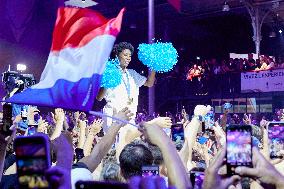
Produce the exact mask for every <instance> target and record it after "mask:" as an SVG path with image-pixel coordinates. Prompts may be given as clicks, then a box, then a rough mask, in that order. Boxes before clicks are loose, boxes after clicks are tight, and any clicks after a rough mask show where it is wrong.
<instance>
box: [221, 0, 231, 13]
mask: <svg viewBox="0 0 284 189" xmlns="http://www.w3.org/2000/svg"><path fill="white" fill-rule="evenodd" d="M222 11H223V12H228V11H230V6H229V5H228V4H227V1H225V3H224V5H223V8H222Z"/></svg>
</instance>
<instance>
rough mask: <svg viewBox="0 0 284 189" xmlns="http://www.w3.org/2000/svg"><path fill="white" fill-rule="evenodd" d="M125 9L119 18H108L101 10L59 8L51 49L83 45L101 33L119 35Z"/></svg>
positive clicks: (57, 49)
mask: <svg viewBox="0 0 284 189" xmlns="http://www.w3.org/2000/svg"><path fill="white" fill-rule="evenodd" d="M124 11H125V9H124V8H123V9H122V10H121V11H120V13H119V14H118V16H117V18H114V19H111V20H108V19H107V18H105V17H104V16H102V15H101V14H100V13H99V12H96V11H93V10H90V9H81V8H71V7H64V8H59V9H58V13H57V20H56V24H55V28H54V31H53V41H52V47H51V51H60V50H62V49H64V48H67V47H72V48H75V47H82V46H85V45H86V44H87V43H89V42H90V41H91V40H92V39H93V38H95V37H96V36H99V35H113V36H117V34H118V33H119V31H120V28H121V24H120V23H121V21H122V17H123V13H124Z"/></svg>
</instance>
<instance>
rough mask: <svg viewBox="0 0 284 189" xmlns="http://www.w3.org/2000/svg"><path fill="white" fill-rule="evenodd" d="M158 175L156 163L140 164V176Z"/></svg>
mask: <svg viewBox="0 0 284 189" xmlns="http://www.w3.org/2000/svg"><path fill="white" fill-rule="evenodd" d="M149 176H159V166H158V165H146V166H142V177H149Z"/></svg>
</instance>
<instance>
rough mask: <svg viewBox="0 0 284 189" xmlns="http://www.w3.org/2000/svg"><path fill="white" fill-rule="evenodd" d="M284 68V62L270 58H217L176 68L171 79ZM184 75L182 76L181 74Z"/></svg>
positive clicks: (188, 78)
mask: <svg viewBox="0 0 284 189" xmlns="http://www.w3.org/2000/svg"><path fill="white" fill-rule="evenodd" d="M281 68H284V62H281V61H280V60H279V61H275V60H274V59H273V58H271V57H268V56H264V55H262V56H260V57H259V59H253V58H252V57H250V56H249V58H235V59H233V58H229V59H222V60H220V61H218V60H217V59H216V58H212V59H205V60H200V59H198V60H196V61H195V62H190V63H188V64H186V65H185V66H184V67H178V66H177V67H176V68H175V69H174V70H173V71H172V72H171V73H170V77H174V78H180V79H182V80H190V81H192V79H193V78H194V77H210V76H214V75H220V74H227V73H238V72H247V71H264V70H271V69H281ZM181 72H182V73H183V74H180V73H181Z"/></svg>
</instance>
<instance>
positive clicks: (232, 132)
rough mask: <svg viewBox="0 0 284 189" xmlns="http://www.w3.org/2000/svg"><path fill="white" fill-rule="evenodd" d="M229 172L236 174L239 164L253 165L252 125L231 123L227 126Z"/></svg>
mask: <svg viewBox="0 0 284 189" xmlns="http://www.w3.org/2000/svg"><path fill="white" fill-rule="evenodd" d="M226 141H227V149H226V160H227V162H226V164H227V174H228V175H233V174H235V169H236V167H237V166H247V167H252V135H251V126H250V125H229V126H228V127H227V128H226Z"/></svg>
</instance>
